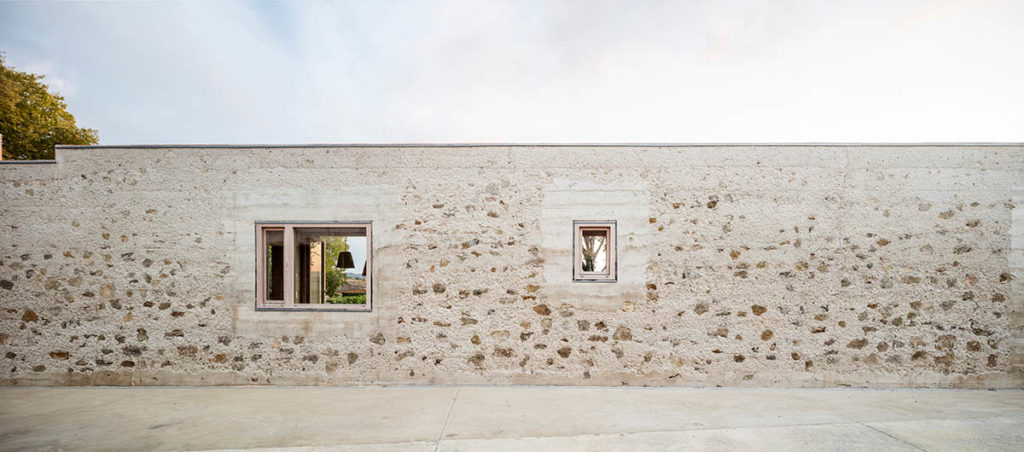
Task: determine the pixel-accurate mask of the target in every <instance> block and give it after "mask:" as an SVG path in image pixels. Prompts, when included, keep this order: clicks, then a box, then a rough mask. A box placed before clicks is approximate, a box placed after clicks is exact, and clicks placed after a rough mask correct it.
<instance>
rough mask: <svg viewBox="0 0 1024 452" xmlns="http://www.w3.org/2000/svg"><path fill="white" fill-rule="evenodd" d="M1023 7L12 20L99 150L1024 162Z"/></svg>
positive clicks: (21, 43) (602, 5)
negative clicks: (574, 147)
mask: <svg viewBox="0 0 1024 452" xmlns="http://www.w3.org/2000/svg"><path fill="white" fill-rule="evenodd" d="M1022 24H1024V1H1020V0H1015V1H994V0H992V1H986V0H972V1H952V0H934V1H910V0H886V1H838V0H837V1H785V0H782V1H767V0H752V1H683V0H674V1H635V0H633V1H625V0H622V1H600V0H588V1H556V0H550V1H501V0H479V1H440V0H439V1H351V2H316V1H303V2H288V3H277V2H231V1H208V2H184V3H158V2H143V3H91V2H70V3H46V2H28V3H22V2H2V3H0V51H2V52H4V53H5V55H6V59H7V63H8V64H9V65H13V66H15V67H16V68H17V69H19V70H23V71H29V72H34V73H40V74H44V75H45V76H46V81H47V83H49V84H50V85H51V87H53V88H54V89H55V90H56V91H58V92H59V93H60V94H62V95H63V96H64V97H65V98H66V100H67V103H68V105H69V106H70V110H71V112H72V113H73V114H74V115H75V117H76V118H77V119H78V122H79V124H80V125H82V126H85V127H90V128H95V129H98V130H99V136H100V143H101V144H202V143H222V144H245V143H267V144H287V143H297V144H299V143H503V142H510V143H604V142H609V143H711V142H728V143H736V142H948V141H960V142H1021V141H1024V127H1022V125H1024V82H1022V80H1024V25H1022Z"/></svg>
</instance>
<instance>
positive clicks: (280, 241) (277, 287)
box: [264, 229, 284, 301]
mask: <svg viewBox="0 0 1024 452" xmlns="http://www.w3.org/2000/svg"><path fill="white" fill-rule="evenodd" d="M266 234H267V235H266V238H265V239H264V243H265V244H266V246H267V249H266V253H267V255H266V259H267V260H266V262H267V270H266V272H264V273H265V274H266V277H267V300H275V301H284V231H282V230H272V229H268V230H266Z"/></svg>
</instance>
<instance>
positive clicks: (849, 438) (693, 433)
mask: <svg viewBox="0 0 1024 452" xmlns="http://www.w3.org/2000/svg"><path fill="white" fill-rule="evenodd" d="M438 450H440V451H448V452H463V451H535V450H536V451H540V450H559V451H592V450H601V451H623V452H625V451H636V450H657V451H693V450H707V451H723V450H736V451H745V452H749V451H790V450H817V451H880V450H885V451H920V449H918V448H916V447H914V446H912V445H910V444H907V443H905V442H903V441H900V440H899V439H896V438H893V437H890V436H887V435H885V434H882V433H879V432H878V431H875V430H872V429H870V428H868V427H865V426H863V425H859V424H833V425H810V426H795V427H793V426H786V427H770V428H740V429H732V428H730V429H712V430H687V431H680V432H648V433H620V434H614V435H585V436H560V437H534V438H503V439H475V440H455V441H442V442H441V444H440V447H439V448H438Z"/></svg>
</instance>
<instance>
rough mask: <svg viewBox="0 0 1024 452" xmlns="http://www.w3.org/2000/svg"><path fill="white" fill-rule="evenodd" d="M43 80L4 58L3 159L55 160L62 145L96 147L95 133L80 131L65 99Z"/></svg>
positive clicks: (0, 70)
mask: <svg viewBox="0 0 1024 452" xmlns="http://www.w3.org/2000/svg"><path fill="white" fill-rule="evenodd" d="M42 80H43V76H42V75H38V74H29V73H27V72H19V71H17V70H15V69H14V68H13V67H9V66H7V65H6V64H5V63H4V58H3V55H2V54H0V134H2V135H3V157H4V158H5V159H11V160H38V159H52V158H53V157H54V153H53V149H54V146H55V145H58V144H96V143H98V142H99V136H98V134H97V133H96V130H94V129H86V128H82V127H78V126H77V125H76V124H75V117H74V116H72V115H71V113H70V112H68V109H67V108H68V106H67V104H65V103H64V98H63V97H61V96H60V95H59V94H56V93H51V92H50V89H49V87H48V86H46V84H44V83H43V82H42Z"/></svg>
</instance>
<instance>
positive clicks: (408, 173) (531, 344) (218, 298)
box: [0, 145, 1024, 388]
mask: <svg viewBox="0 0 1024 452" xmlns="http://www.w3.org/2000/svg"><path fill="white" fill-rule="evenodd" d="M1022 203H1024V146H1019V145H1014V146H996V145H988V146H985V145H979V146H951V145H946V146H845V145H821V146H618V147H616V146H575V147H574V146H433V147H431V146H404V147H390V146H352V147H344V146H336V147H332V146H317V147H253V148H246V147H171V148H167V147H147V148H121V147H64V148H60V149H58V151H57V162H56V163H53V164H2V165H0V204H2V212H0V303H2V306H3V313H2V316H0V344H2V353H3V356H0V364H2V366H0V383H2V384H5V385H179V384H188V385H206V384H372V383H411V384H568V385H611V386H619V385H653V386H660V385H693V386H713V385H721V386H823V387H831V386H871V387H888V386H899V387H956V388H1006V387H1016V388H1020V387H1022V386H1024V334H1022V330H1024V328H1022V325H1024V310H1022V304H1024V286H1022V284H1024V278H1022V277H1024V270H1022V268H1024V210H1022V208H1021V207H1018V206H1021V205H1022ZM592 219H602V220H604V219H614V220H617V222H618V240H619V273H618V276H619V281H618V282H617V283H614V284H580V283H573V282H572V277H571V252H572V220H592ZM263 220H294V221H298V220H319V221H326V220H372V221H373V234H374V242H375V243H374V253H375V254H374V269H373V271H374V273H373V274H374V281H373V283H374V309H373V311H372V312H368V313H366V312H363V313H357V312H354V313H343V312H263V311H259V312H257V311H256V310H255V308H254V303H255V299H254V298H255V288H254V287H255V265H254V262H255V249H254V248H255V247H254V241H255V238H254V223H255V222H256V221H263Z"/></svg>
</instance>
